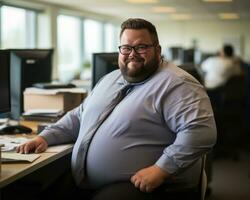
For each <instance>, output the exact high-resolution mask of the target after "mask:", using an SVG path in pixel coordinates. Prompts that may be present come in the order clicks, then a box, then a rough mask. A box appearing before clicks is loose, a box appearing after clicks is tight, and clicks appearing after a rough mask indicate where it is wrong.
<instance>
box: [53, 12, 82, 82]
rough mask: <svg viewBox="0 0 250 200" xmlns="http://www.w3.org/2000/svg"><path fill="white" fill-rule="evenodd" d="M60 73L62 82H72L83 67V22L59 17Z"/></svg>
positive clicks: (72, 18) (69, 17) (62, 16)
mask: <svg viewBox="0 0 250 200" xmlns="http://www.w3.org/2000/svg"><path fill="white" fill-rule="evenodd" d="M57 20H58V21H57V26H58V27H57V36H58V42H57V43H58V73H59V79H60V80H61V81H64V82H67V81H70V80H71V79H72V78H73V77H74V76H75V74H76V73H77V71H79V69H80V68H81V65H82V50H81V20H80V19H79V18H77V17H72V16H66V15H59V16H58V19H57Z"/></svg>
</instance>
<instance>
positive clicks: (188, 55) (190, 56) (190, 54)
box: [182, 49, 195, 64]
mask: <svg viewBox="0 0 250 200" xmlns="http://www.w3.org/2000/svg"><path fill="white" fill-rule="evenodd" d="M194 61H195V49H184V50H183V60H182V63H183V64H186V63H189V64H194Z"/></svg>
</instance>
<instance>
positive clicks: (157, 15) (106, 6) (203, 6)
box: [30, 0, 250, 21]
mask: <svg viewBox="0 0 250 200" xmlns="http://www.w3.org/2000/svg"><path fill="white" fill-rule="evenodd" d="M30 1H33V2H46V3H52V4H56V5H61V6H64V7H68V8H73V9H74V8H76V9H78V10H88V11H91V12H96V13H101V14H105V15H109V16H112V17H114V18H117V19H122V20H123V19H126V18H129V17H141V18H146V19H149V20H154V21H166V20H220V18H219V13H234V15H233V16H232V15H230V16H229V17H231V18H233V19H228V20H239V19H240V20H250V0H232V2H220V3H211V2H210V3H209V2H204V1H203V0H151V1H155V3H129V2H128V1H130V0H30ZM224 1H225V0H224ZM162 6H164V7H170V8H168V9H169V10H170V11H169V10H168V12H166V11H165V12H155V11H154V10H153V9H155V7H162ZM163 9H166V8H163ZM173 11H174V12H173ZM235 14H236V15H238V16H235ZM178 15H179V17H178ZM176 16H177V17H176ZM235 18H236V19H235Z"/></svg>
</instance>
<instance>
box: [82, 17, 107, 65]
mask: <svg viewBox="0 0 250 200" xmlns="http://www.w3.org/2000/svg"><path fill="white" fill-rule="evenodd" d="M103 42H104V41H103V24H102V23H100V22H98V21H95V20H90V19H86V20H84V52H85V59H86V60H88V61H90V62H91V60H92V53H97V52H101V51H103V49H104V48H103V46H104V45H103Z"/></svg>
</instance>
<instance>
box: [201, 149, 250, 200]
mask: <svg viewBox="0 0 250 200" xmlns="http://www.w3.org/2000/svg"><path fill="white" fill-rule="evenodd" d="M210 188H211V189H212V192H211V195H210V196H209V197H207V198H206V200H249V199H250V147H249V146H247V144H246V145H245V146H244V147H243V148H241V149H240V150H239V158H238V159H237V160H234V159H233V158H232V157H231V158H230V157H221V158H218V159H215V160H214V161H213V176H212V181H211V183H210Z"/></svg>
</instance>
